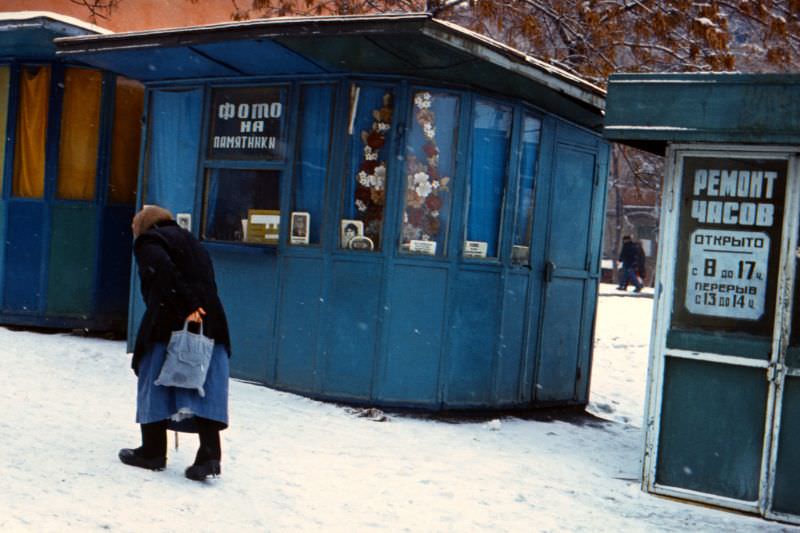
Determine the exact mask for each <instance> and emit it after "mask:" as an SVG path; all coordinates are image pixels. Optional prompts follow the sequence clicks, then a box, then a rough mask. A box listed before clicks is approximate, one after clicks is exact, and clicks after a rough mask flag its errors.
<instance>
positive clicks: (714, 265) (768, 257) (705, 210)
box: [667, 157, 787, 359]
mask: <svg viewBox="0 0 800 533" xmlns="http://www.w3.org/2000/svg"><path fill="white" fill-rule="evenodd" d="M786 172H787V162H786V161H785V160H770V159H746V158H733V157H732V158H718V157H686V158H685V159H684V160H683V183H682V191H683V192H682V201H681V206H680V210H681V211H680V223H679V234H678V250H677V252H678V254H677V263H676V267H677V268H676V274H675V298H674V304H673V310H672V322H671V329H670V331H669V332H668V336H667V346H669V347H671V348H680V349H688V350H697V351H705V352H716V353H724V354H731V355H740V356H743V357H753V358H761V359H765V358H768V357H769V352H770V345H771V338H772V323H773V317H774V313H775V311H774V308H775V291H776V284H777V280H778V267H779V265H778V261H779V257H780V246H781V238H780V237H781V227H782V224H783V203H784V197H785V189H786Z"/></svg>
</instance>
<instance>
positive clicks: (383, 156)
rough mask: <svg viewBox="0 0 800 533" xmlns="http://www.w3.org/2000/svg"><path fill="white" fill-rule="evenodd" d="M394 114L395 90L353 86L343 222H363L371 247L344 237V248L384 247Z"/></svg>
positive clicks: (351, 89) (374, 248) (363, 232)
mask: <svg viewBox="0 0 800 533" xmlns="http://www.w3.org/2000/svg"><path fill="white" fill-rule="evenodd" d="M393 113H394V93H393V91H391V90H390V89H387V88H384V87H376V86H370V85H357V84H353V85H352V86H351V87H350V117H349V125H348V132H347V133H348V138H349V154H350V155H349V157H350V159H349V172H347V173H346V174H345V183H344V187H343V198H342V224H344V222H345V221H358V222H361V224H360V226H361V227H362V228H363V229H362V232H361V234H360V235H359V236H361V237H366V238H367V239H369V241H370V242H371V246H363V247H360V248H356V247H351V246H350V244H351V240H350V239H344V238H340V240H339V246H340V247H341V248H348V249H360V250H367V251H371V250H380V249H381V235H382V233H383V222H384V214H385V210H386V187H387V183H386V177H387V176H388V174H389V160H390V158H389V153H390V152H389V138H390V136H391V130H392V115H393ZM343 235H344V234H343V233H342V236H343ZM356 242H359V241H356Z"/></svg>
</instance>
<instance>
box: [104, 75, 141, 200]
mask: <svg viewBox="0 0 800 533" xmlns="http://www.w3.org/2000/svg"><path fill="white" fill-rule="evenodd" d="M143 106H144V88H143V87H142V85H141V84H140V83H139V82H136V81H133V80H129V79H127V78H123V77H122V76H119V77H117V85H116V96H115V97H114V130H113V132H112V138H111V175H110V177H109V180H108V200H109V202H113V203H120V204H129V205H132V204H134V203H135V202H136V175H137V172H138V170H139V142H140V139H141V132H142V126H141V118H142V108H143Z"/></svg>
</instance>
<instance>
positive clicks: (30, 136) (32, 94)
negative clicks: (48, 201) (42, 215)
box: [12, 67, 50, 198]
mask: <svg viewBox="0 0 800 533" xmlns="http://www.w3.org/2000/svg"><path fill="white" fill-rule="evenodd" d="M19 99H20V102H19V113H18V115H17V143H16V147H15V149H14V180H13V182H12V193H13V194H14V196H21V197H25V198H41V197H43V196H44V157H45V145H46V135H47V108H48V104H49V102H50V67H23V68H22V69H21V72H20V95H19Z"/></svg>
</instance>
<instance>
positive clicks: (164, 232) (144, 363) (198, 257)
mask: <svg viewBox="0 0 800 533" xmlns="http://www.w3.org/2000/svg"><path fill="white" fill-rule="evenodd" d="M132 228H133V236H134V238H135V241H134V244H133V249H134V255H135V256H136V263H137V265H138V267H139V278H140V279H141V289H142V297H143V298H144V301H145V304H146V305H147V310H146V311H145V313H144V316H143V317H142V322H141V325H140V326H139V332H138V334H137V335H136V345H135V348H134V352H133V360H132V363H131V366H132V367H133V371H134V373H136V375H137V377H138V387H137V398H136V422H138V423H139V424H140V425H141V431H142V445H141V446H140V447H138V448H134V449H131V448H123V449H122V450H120V452H119V458H120V460H121V461H122V462H123V463H125V464H127V465H131V466H138V467H141V468H148V469H151V470H161V469H163V468H164V467H165V466H166V464H167V457H166V456H167V429H173V430H175V431H184V432H188V433H198V434H199V436H200V448H199V449H198V451H197V455H196V457H195V460H194V464H192V465H191V466H190V467H188V468H187V469H186V477H187V478H189V479H193V480H197V481H202V480H204V479H206V477H208V476H216V475H218V474H220V472H221V468H220V459H221V448H220V439H219V432H220V430H223V429H225V428H227V427H228V376H229V368H228V357H229V354H230V339H229V336H228V324H227V320H226V318H225V311H224V310H223V308H222V303H221V302H220V300H219V297H218V296H217V285H216V282H215V281H214V267H213V266H212V264H211V258H210V257H209V255H208V252H206V250H205V248H203V246H202V245H201V244H200V242H199V241H198V240H197V239H196V238H195V237H194V235H192V234H191V233H190V232H188V231H186V230H184V229H182V228H181V227H179V226H178V225H177V223H175V221H174V220H173V218H172V214H171V213H170V212H169V211H167V210H166V209H164V208H162V207H158V206H154V205H151V206H145V207H144V208H143V209H142V210H141V211H139V212H138V213H137V214H136V216H135V217H134V218H133V224H132ZM187 319H188V320H189V321H191V322H202V324H203V334H204V335H206V336H207V337H210V338H212V339H214V350H213V354H212V357H211V363H210V366H209V370H208V375H207V377H206V382H205V386H204V388H205V396H203V397H201V396H200V395H199V394H198V392H197V390H195V389H188V388H180V387H165V386H161V385H156V384H155V383H154V381H155V380H156V378H158V375H159V373H160V371H161V367H162V365H163V363H164V358H165V355H166V348H167V343H168V342H169V339H170V335H171V333H172V331H175V330H179V329H182V328H183V324H184V321H185V320H187Z"/></svg>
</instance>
